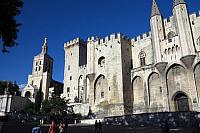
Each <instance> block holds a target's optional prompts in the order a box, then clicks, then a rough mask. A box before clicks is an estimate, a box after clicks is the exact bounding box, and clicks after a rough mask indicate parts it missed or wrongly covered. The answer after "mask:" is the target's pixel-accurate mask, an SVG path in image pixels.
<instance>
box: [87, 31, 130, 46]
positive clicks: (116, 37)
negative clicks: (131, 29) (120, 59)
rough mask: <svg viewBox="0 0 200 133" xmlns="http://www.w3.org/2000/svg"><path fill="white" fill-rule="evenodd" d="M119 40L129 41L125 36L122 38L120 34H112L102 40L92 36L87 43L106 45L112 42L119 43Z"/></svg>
mask: <svg viewBox="0 0 200 133" xmlns="http://www.w3.org/2000/svg"><path fill="white" fill-rule="evenodd" d="M121 39H124V40H130V39H129V38H128V37H127V36H124V35H123V34H122V33H113V34H110V35H109V36H106V37H104V38H98V37H94V36H92V37H89V38H88V39H87V41H88V42H97V44H107V43H110V42H114V41H120V40H121Z"/></svg>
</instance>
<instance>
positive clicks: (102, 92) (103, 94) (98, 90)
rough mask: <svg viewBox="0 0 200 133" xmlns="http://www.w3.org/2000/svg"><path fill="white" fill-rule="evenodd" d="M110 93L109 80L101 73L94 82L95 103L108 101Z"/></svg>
mask: <svg viewBox="0 0 200 133" xmlns="http://www.w3.org/2000/svg"><path fill="white" fill-rule="evenodd" d="M107 93H108V81H107V79H106V78H105V76H104V75H102V74H100V75H99V76H98V77H97V78H96V80H95V83H94V103H95V104H97V105H98V104H100V102H102V101H106V100H108V99H107Z"/></svg>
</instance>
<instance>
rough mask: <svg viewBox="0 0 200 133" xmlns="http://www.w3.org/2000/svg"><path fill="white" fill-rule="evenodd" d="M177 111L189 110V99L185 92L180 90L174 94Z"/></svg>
mask: <svg viewBox="0 0 200 133" xmlns="http://www.w3.org/2000/svg"><path fill="white" fill-rule="evenodd" d="M173 99H174V107H175V111H189V110H190V108H189V99H188V96H187V95H186V94H185V93H183V92H178V93H176V94H175V95H174V98H173Z"/></svg>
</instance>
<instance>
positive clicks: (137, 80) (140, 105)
mask: <svg viewBox="0 0 200 133" xmlns="http://www.w3.org/2000/svg"><path fill="white" fill-rule="evenodd" d="M132 88H133V110H134V112H144V110H145V100H144V97H145V95H144V85H143V80H142V78H141V77H139V76H136V77H134V78H133V81H132Z"/></svg>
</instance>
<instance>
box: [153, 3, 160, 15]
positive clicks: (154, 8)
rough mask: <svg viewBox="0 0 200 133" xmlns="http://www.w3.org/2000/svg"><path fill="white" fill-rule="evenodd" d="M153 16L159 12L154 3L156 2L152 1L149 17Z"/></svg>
mask: <svg viewBox="0 0 200 133" xmlns="http://www.w3.org/2000/svg"><path fill="white" fill-rule="evenodd" d="M155 15H160V11H159V8H158V5H157V3H156V0H153V3H152V9H151V17H153V16H155Z"/></svg>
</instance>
